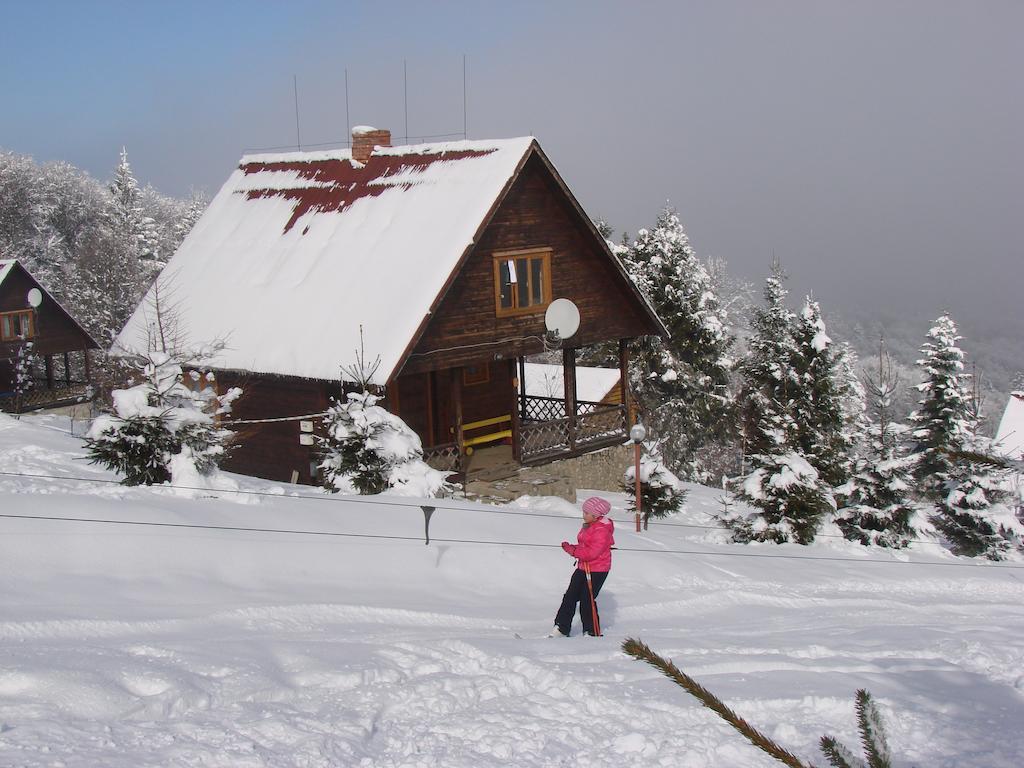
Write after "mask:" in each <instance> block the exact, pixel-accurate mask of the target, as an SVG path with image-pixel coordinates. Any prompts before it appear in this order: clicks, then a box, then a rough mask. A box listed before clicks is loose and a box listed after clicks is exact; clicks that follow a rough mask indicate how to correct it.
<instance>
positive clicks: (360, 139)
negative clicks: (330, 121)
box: [352, 125, 391, 165]
mask: <svg viewBox="0 0 1024 768" xmlns="http://www.w3.org/2000/svg"><path fill="white" fill-rule="evenodd" d="M390 146H391V131H387V130H383V129H380V128H371V127H370V126H368V125H357V126H356V127H355V128H353V129H352V159H353V160H355V161H356V162H357V163H362V164H363V165H366V162H367V160H369V159H370V155H372V154H373V148H374V147H390Z"/></svg>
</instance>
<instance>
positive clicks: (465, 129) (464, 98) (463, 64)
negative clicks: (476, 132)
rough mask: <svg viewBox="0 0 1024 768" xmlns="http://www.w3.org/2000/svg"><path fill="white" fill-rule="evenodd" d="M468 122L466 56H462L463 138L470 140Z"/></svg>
mask: <svg viewBox="0 0 1024 768" xmlns="http://www.w3.org/2000/svg"><path fill="white" fill-rule="evenodd" d="M467 125H468V123H467V121H466V54H462V138H463V140H465V139H468V138H469V128H468V127H467Z"/></svg>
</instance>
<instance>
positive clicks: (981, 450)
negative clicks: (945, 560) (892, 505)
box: [931, 435, 1024, 560]
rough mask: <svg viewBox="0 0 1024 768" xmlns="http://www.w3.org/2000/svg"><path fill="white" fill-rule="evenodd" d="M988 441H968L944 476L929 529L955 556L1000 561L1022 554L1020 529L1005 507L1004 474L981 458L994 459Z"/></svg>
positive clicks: (1006, 487) (1023, 543) (1023, 528)
mask: <svg viewBox="0 0 1024 768" xmlns="http://www.w3.org/2000/svg"><path fill="white" fill-rule="evenodd" d="M996 452H997V451H996V446H995V445H994V443H993V441H992V440H991V439H989V438H985V437H980V436H977V435H972V436H968V437H967V438H966V439H965V441H964V444H963V447H962V448H961V449H959V450H958V451H957V452H956V454H955V455H954V457H953V461H952V463H951V465H950V468H949V470H948V472H947V473H946V475H945V477H946V488H947V489H948V492H947V493H946V495H945V497H944V498H943V499H942V500H941V501H940V502H939V503H938V505H937V506H936V510H935V514H934V515H932V517H931V522H932V524H933V525H934V526H935V527H936V528H937V529H938V530H939V532H940V533H942V534H943V536H945V537H946V540H947V541H948V542H949V545H950V549H951V550H952V551H953V553H954V554H957V555H965V556H967V557H987V558H988V559H990V560H1003V559H1005V557H1006V555H1007V554H1008V553H1009V552H1012V551H1015V550H1016V551H1024V524H1022V523H1021V521H1020V520H1018V519H1017V518H1016V516H1015V515H1014V513H1013V510H1012V509H1011V508H1010V507H1009V506H1008V503H1009V502H1010V498H1011V492H1010V484H1009V483H1008V482H1007V478H1008V475H1009V470H1008V469H1005V468H1000V467H997V466H995V465H993V464H991V463H989V462H987V461H985V460H983V458H982V457H984V456H991V455H995V454H996Z"/></svg>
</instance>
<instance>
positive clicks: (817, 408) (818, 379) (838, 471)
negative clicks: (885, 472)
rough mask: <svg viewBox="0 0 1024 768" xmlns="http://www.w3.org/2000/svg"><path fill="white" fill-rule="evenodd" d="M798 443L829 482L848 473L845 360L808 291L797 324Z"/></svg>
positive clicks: (849, 438) (832, 483)
mask: <svg viewBox="0 0 1024 768" xmlns="http://www.w3.org/2000/svg"><path fill="white" fill-rule="evenodd" d="M793 340H794V350H793V352H794V354H793V375H794V379H795V384H796V386H795V387H794V389H793V398H792V403H793V410H792V416H793V422H794V424H793V426H794V438H795V439H794V443H793V444H794V447H795V448H797V450H799V452H800V453H801V454H803V456H804V457H805V458H806V459H807V461H808V462H810V464H811V466H813V467H814V468H815V469H816V470H817V471H818V474H819V476H820V477H821V479H822V481H823V482H825V483H826V484H828V485H829V486H831V487H835V486H838V485H841V484H842V483H844V482H846V480H847V479H848V478H849V473H850V468H851V464H852V455H851V454H852V449H853V442H852V441H853V439H854V438H853V436H852V434H851V432H850V431H849V430H848V429H847V425H846V417H847V404H846V397H845V396H848V395H847V393H846V392H845V390H846V389H848V387H849V383H848V381H846V380H844V379H843V378H842V376H841V374H842V361H841V358H840V356H839V355H837V354H836V353H835V352H834V349H835V347H834V346H833V344H832V339H830V338H829V336H828V334H827V333H826V331H825V322H824V320H822V317H821V309H820V308H819V306H818V303H817V302H815V301H811V299H810V298H809V297H808V298H807V300H806V302H805V303H804V306H803V309H801V311H800V314H799V316H798V317H797V319H796V324H795V326H794V330H793Z"/></svg>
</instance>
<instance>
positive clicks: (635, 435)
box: [629, 421, 647, 533]
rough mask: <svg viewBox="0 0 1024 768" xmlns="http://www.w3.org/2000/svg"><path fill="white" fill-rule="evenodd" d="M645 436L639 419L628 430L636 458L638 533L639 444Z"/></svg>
mask: <svg viewBox="0 0 1024 768" xmlns="http://www.w3.org/2000/svg"><path fill="white" fill-rule="evenodd" d="M645 437H647V430H646V429H644V425H643V424H641V423H640V422H639V421H638V422H637V423H636V424H634V425H633V426H632V427H631V428H630V430H629V439H630V440H632V441H633V450H634V456H635V459H636V467H635V474H636V496H635V497H634V498H635V501H636V505H635V506H636V532H637V533H640V444H641V443H642V442H643V441H644V438H645Z"/></svg>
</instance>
